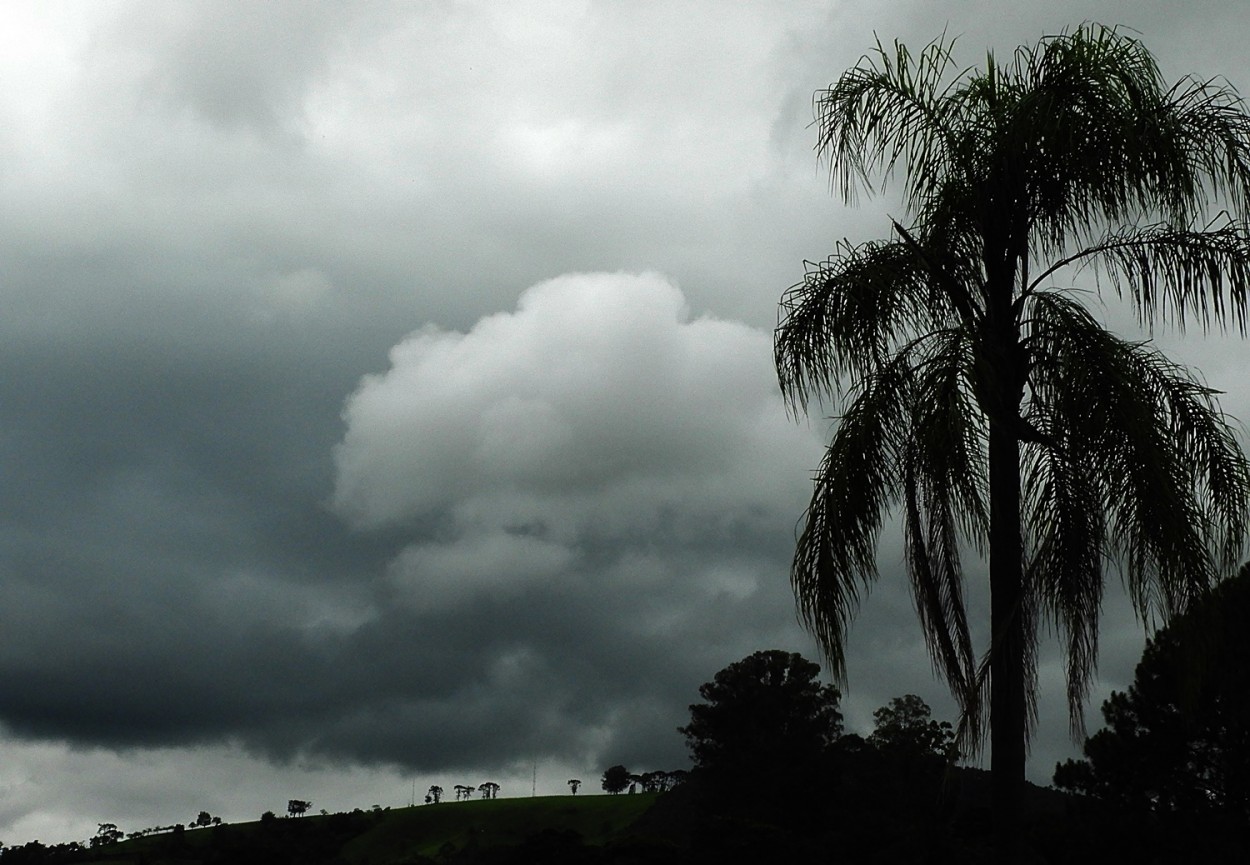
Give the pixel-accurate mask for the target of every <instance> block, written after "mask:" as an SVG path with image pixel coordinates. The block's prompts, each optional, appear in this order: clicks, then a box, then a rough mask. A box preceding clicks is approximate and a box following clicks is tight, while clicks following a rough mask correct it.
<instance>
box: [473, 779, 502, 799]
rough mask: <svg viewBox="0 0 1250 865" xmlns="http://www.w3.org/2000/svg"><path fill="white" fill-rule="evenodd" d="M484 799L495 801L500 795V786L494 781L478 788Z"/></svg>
mask: <svg viewBox="0 0 1250 865" xmlns="http://www.w3.org/2000/svg"><path fill="white" fill-rule="evenodd" d="M477 789H478V791H479V792H480V793H481V794H482V798H483V799H494V798H496V797H497V796H498V795H499V785H498V784H496V783H495V782H494V781H486V782H485V783H483V784H480V785H479V786H478V788H477Z"/></svg>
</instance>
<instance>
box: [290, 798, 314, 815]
mask: <svg viewBox="0 0 1250 865" xmlns="http://www.w3.org/2000/svg"><path fill="white" fill-rule="evenodd" d="M311 807H312V802H308V801H306V800H304V799H289V800H288V801H287V803H286V814H287V816H288V817H303V816H304V815H305V814H307V813H308V809H309V808H311Z"/></svg>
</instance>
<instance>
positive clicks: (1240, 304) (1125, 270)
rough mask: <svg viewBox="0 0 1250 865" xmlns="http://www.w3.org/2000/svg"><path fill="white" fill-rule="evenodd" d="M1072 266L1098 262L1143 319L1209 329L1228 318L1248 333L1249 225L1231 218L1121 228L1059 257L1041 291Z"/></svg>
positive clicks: (1037, 281)
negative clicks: (1195, 224) (1184, 225)
mask: <svg viewBox="0 0 1250 865" xmlns="http://www.w3.org/2000/svg"><path fill="white" fill-rule="evenodd" d="M1071 264H1078V265H1084V266H1093V267H1095V268H1096V273H1098V274H1099V275H1102V274H1105V275H1106V276H1107V277H1108V278H1109V279H1110V281H1111V284H1112V286H1113V287H1114V289H1115V290H1116V291H1117V292H1118V293H1122V294H1127V295H1128V296H1129V298H1130V299H1131V300H1132V302H1133V305H1134V306H1135V307H1136V309H1137V313H1138V317H1139V320H1140V321H1141V323H1142V324H1143V325H1146V326H1149V325H1150V324H1151V323H1153V322H1155V321H1164V322H1167V323H1170V324H1175V325H1176V326H1177V327H1179V328H1182V329H1183V328H1184V327H1185V325H1186V324H1187V323H1188V321H1189V320H1190V318H1194V319H1196V320H1197V322H1198V324H1199V325H1200V326H1201V327H1202V329H1203V330H1209V329H1210V328H1211V327H1212V325H1214V324H1220V325H1222V324H1225V323H1227V322H1228V320H1229V319H1232V321H1233V322H1235V324H1236V326H1237V329H1238V330H1239V331H1240V332H1241V333H1242V334H1243V335H1244V334H1245V333H1246V326H1247V311H1248V307H1250V226H1247V225H1246V224H1244V223H1234V222H1231V221H1227V220H1225V221H1224V222H1223V223H1222V224H1219V225H1215V226H1212V227H1208V228H1206V229H1203V230H1198V231H1192V230H1188V229H1180V228H1173V227H1170V226H1167V225H1151V226H1147V227H1145V228H1130V229H1122V230H1119V231H1116V232H1113V233H1111V234H1108V235H1107V236H1105V237H1103V238H1101V239H1100V240H1099V241H1098V242H1097V243H1095V244H1093V245H1091V246H1089V247H1087V248H1085V249H1082V250H1080V251H1078V252H1076V253H1074V254H1072V255H1070V256H1068V257H1066V258H1063V259H1060V260H1059V261H1057V262H1055V263H1054V264H1053V265H1052V266H1051V267H1049V268H1047V269H1046V271H1044V272H1043V273H1042V274H1041V275H1040V276H1038V277H1037V278H1036V279H1035V280H1034V281H1033V284H1032V285H1031V286H1030V289H1031V290H1033V289H1036V288H1037V287H1038V286H1040V284H1041V283H1042V282H1043V281H1044V280H1045V279H1047V278H1048V277H1049V276H1051V275H1052V274H1053V273H1055V272H1056V271H1058V270H1060V269H1061V268H1063V267H1067V266H1068V265H1071Z"/></svg>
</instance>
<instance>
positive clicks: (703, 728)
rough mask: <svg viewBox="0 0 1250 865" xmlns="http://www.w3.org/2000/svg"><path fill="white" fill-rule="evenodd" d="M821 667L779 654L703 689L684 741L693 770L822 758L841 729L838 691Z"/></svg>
mask: <svg viewBox="0 0 1250 865" xmlns="http://www.w3.org/2000/svg"><path fill="white" fill-rule="evenodd" d="M819 673H820V667H819V666H818V665H817V664H814V663H812V662H811V661H808V660H806V659H805V658H803V657H802V656H801V655H798V654H792V653H789V652H782V651H779V650H776V649H773V650H770V651H764V652H756V653H754V654H753V655H750V656H749V657H746V658H743V659H742V660H741V661H737V662H735V663H733V664H730V665H729V666H728V667H726V668H725V669H723V670H721V671H720V672H719V673H717V674H716V676H715V678H714V679H713V680H712V681H711V682H706V683H704V684H703V685H701V686H699V696H701V697H703V699H704V700H706V701H707V702H706V703H699V704H696V705H692V706H691V707H690V723H689V724H687V725H686V726H685V727H681V728H679V729H678V732H679V733H681V734H682V735H684V736H685V737H686V744H687V746H688V747H689V748H690V753H691V756H692V757H693V758H694V764H695V767H696V768H701V769H721V768H724V769H727V770H728V771H729V772H730V773H732V774H742V773H744V772H746V773H748V774H749V773H750V772H751V771H752V770H753V769H756V768H758V769H765V768H766V767H774V768H776V767H785V766H794V765H798V764H801V763H804V762H809V761H811V760H812V759H813V758H815V757H817V756H819V755H820V754H822V753H823V752H824V750H825V748H826V747H828V745H829V744H830V743H831V742H832V741H833V740H834V739H836V738H837V737H838V736H839V735H840V734H841V732H842V715H841V713H839V712H838V699H839V694H838V690H837V689H836V688H834V687H833V686H831V685H822V684H821V683H820V682H819V681H818V680H817V678H816V677H817V676H818V675H819Z"/></svg>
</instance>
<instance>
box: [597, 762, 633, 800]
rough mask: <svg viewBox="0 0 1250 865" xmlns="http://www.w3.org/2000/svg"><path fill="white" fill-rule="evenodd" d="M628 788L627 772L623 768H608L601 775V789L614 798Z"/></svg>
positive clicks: (618, 766)
mask: <svg viewBox="0 0 1250 865" xmlns="http://www.w3.org/2000/svg"><path fill="white" fill-rule="evenodd" d="M628 786H629V770H628V769H626V768H625V767H624V766H620V765H617V766H610V767H608V769H607V770H606V771H605V772H604V773H603V789H604V790H605V791H607V792H608V793H611V794H612V795H613V796H615V795H616V794H617V793H620V792H622V791H624V790H625V788H626V787H628Z"/></svg>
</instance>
